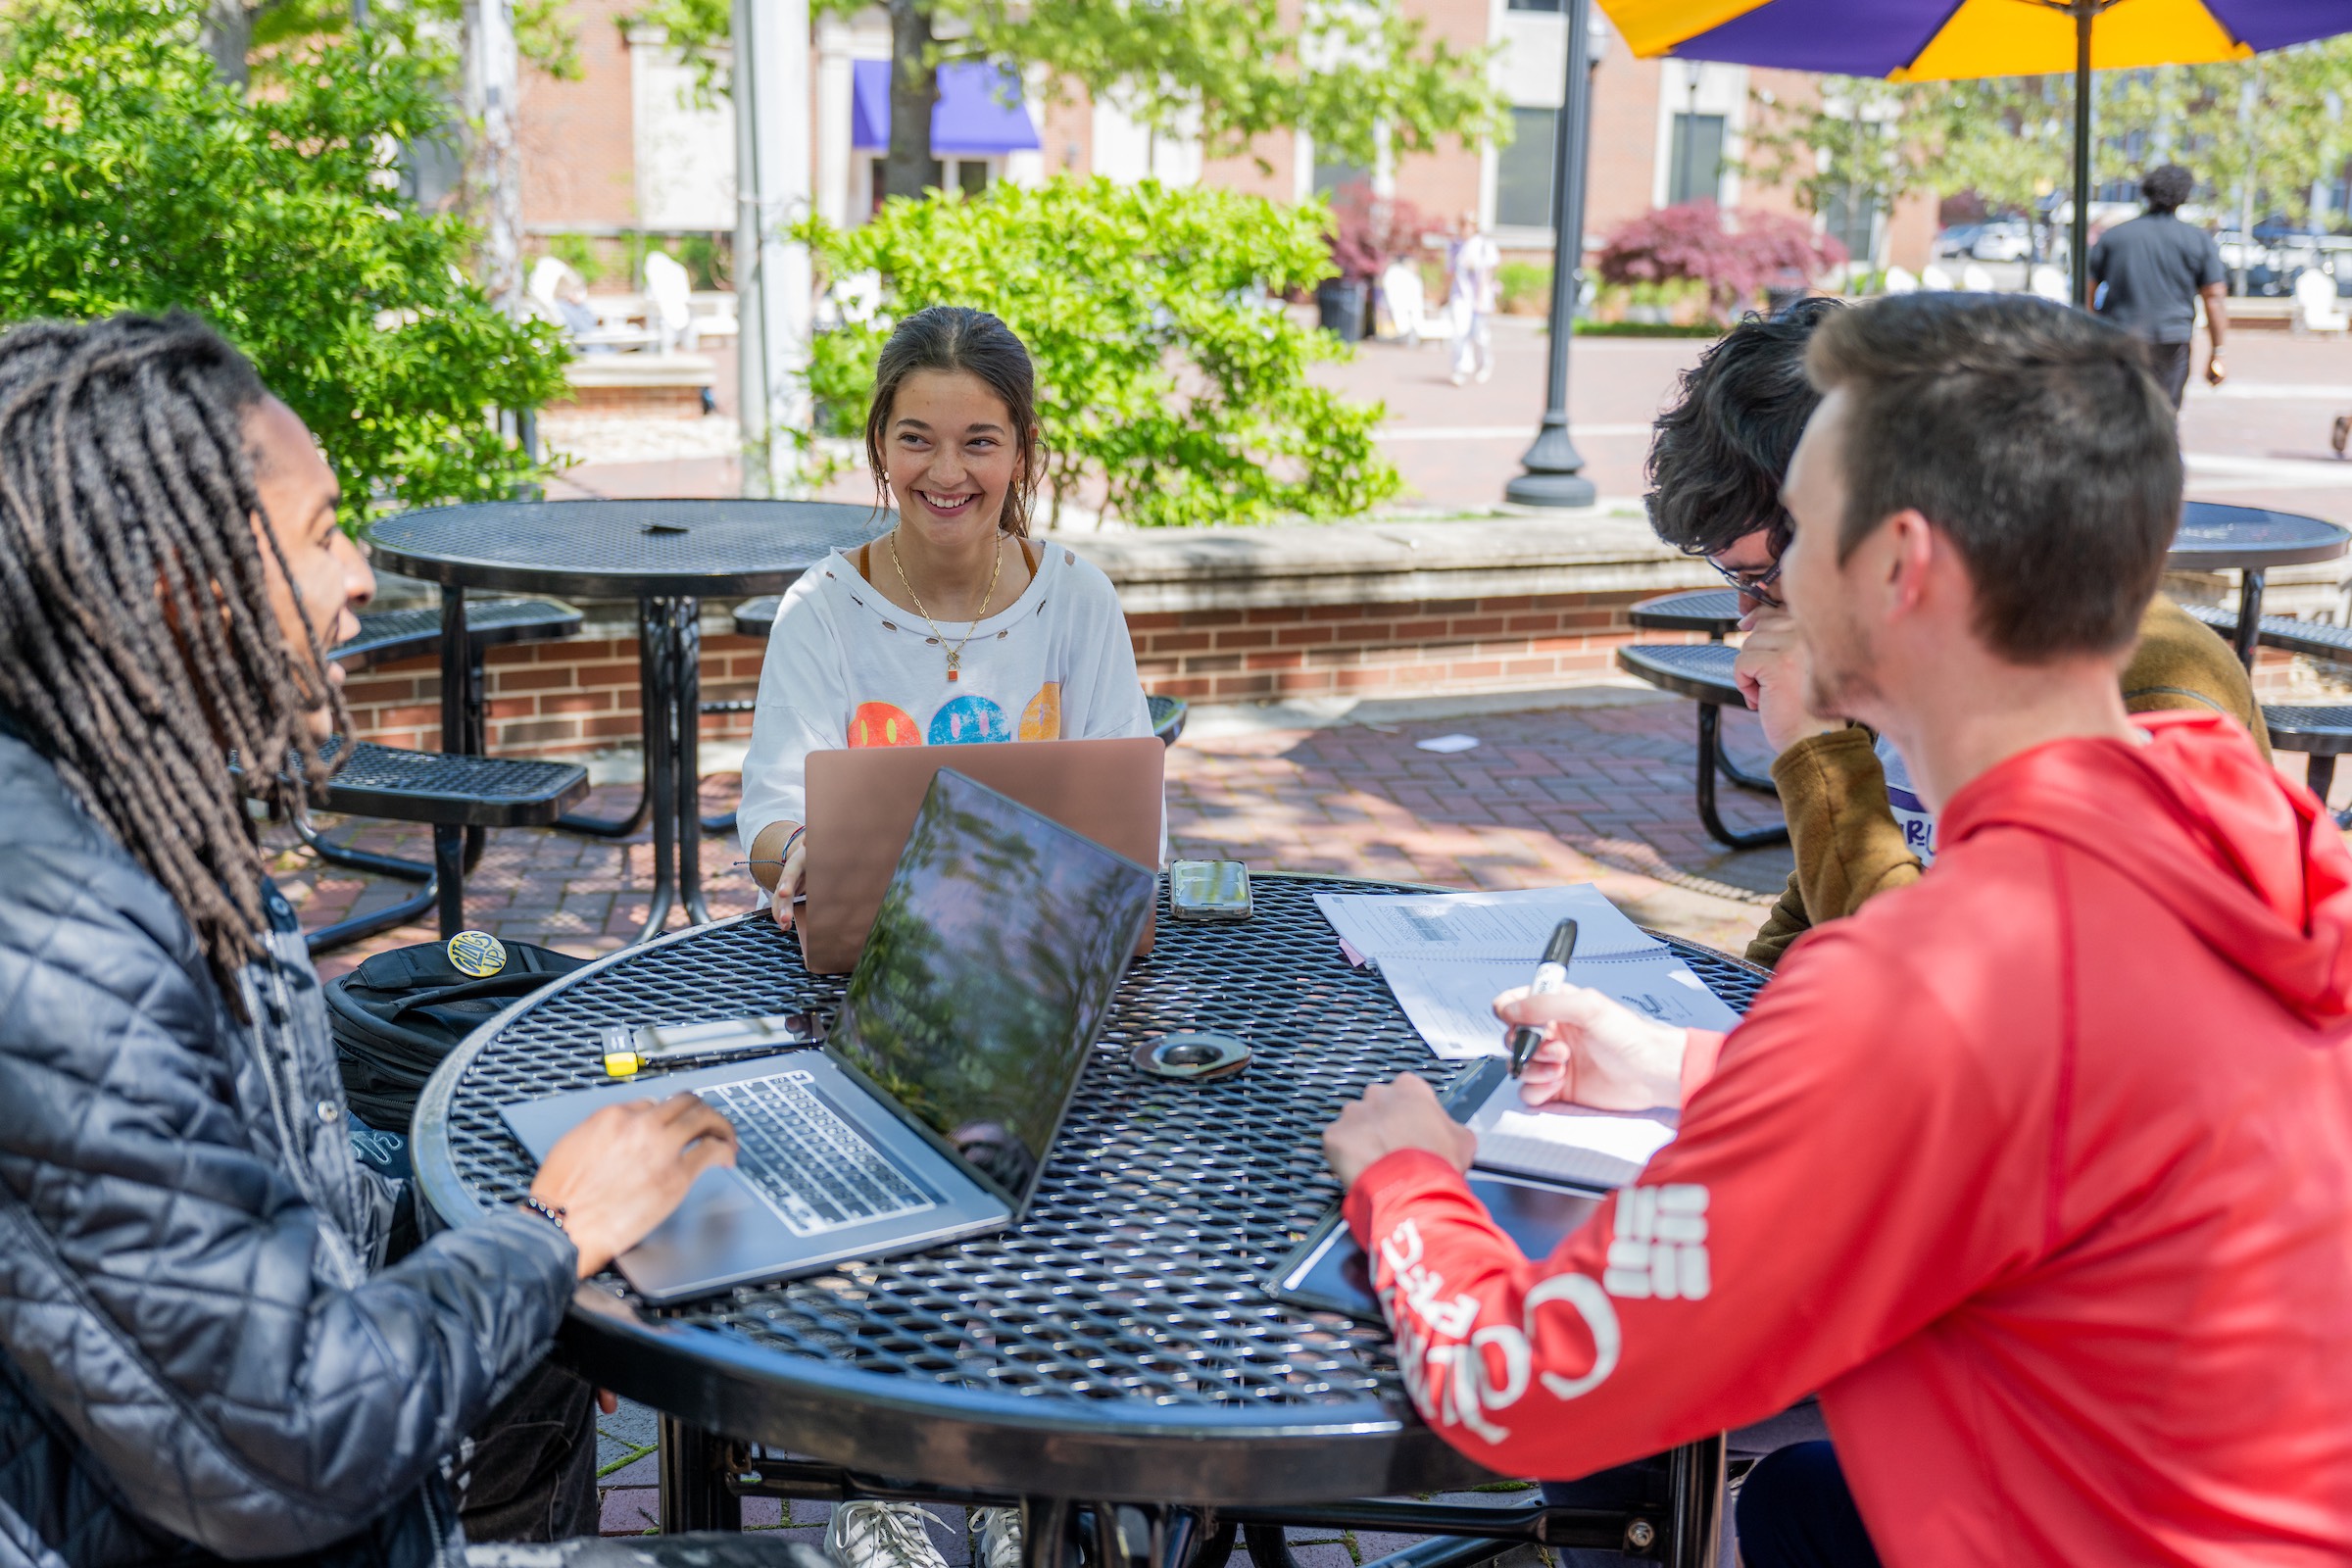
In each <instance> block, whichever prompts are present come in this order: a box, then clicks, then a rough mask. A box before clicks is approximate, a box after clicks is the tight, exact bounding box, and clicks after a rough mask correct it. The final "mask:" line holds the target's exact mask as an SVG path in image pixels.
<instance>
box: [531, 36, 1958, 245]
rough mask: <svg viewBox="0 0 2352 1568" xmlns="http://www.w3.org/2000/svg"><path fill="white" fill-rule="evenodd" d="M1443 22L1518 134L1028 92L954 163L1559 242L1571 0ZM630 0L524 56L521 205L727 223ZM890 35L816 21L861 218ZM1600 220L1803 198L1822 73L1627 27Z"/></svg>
mask: <svg viewBox="0 0 2352 1568" xmlns="http://www.w3.org/2000/svg"><path fill="white" fill-rule="evenodd" d="M1403 4H1404V7H1405V9H1406V10H1407V12H1408V13H1410V14H1412V15H1414V16H1417V17H1418V18H1420V19H1421V20H1422V22H1423V23H1424V24H1425V25H1427V26H1428V28H1429V29H1430V32H1431V33H1432V35H1433V36H1436V37H1441V38H1443V39H1445V40H1446V42H1448V43H1450V44H1452V45H1454V46H1455V47H1457V48H1460V49H1466V50H1467V49H1478V48H1485V47H1488V46H1490V45H1493V46H1496V48H1497V53H1496V56H1495V76H1496V82H1497V85H1498V86H1499V87H1500V88H1501V90H1502V92H1503V94H1504V97H1505V98H1506V100H1507V101H1508V103H1509V105H1510V107H1511V119H1512V122H1513V125H1514V128H1515V130H1516V132H1517V134H1516V135H1515V137H1514V138H1513V140H1512V141H1511V142H1509V143H1508V144H1506V145H1504V146H1501V147H1495V148H1487V149H1475V148H1467V147H1463V146H1460V145H1459V144H1456V145H1453V146H1450V147H1446V148H1443V149H1441V150H1438V151H1436V152H1432V153H1428V154H1424V155H1419V156H1413V157H1407V158H1403V159H1400V160H1398V161H1397V163H1396V164H1395V166H1394V167H1389V168H1378V169H1373V170H1348V169H1344V168H1334V167H1332V166H1329V165H1325V164H1322V163H1320V162H1319V161H1318V160H1317V159H1316V156H1315V149H1314V148H1313V146H1312V144H1311V143H1310V142H1309V141H1308V139H1307V138H1306V137H1305V136H1303V135H1284V136H1268V137H1262V138H1260V139H1259V140H1258V142H1257V143H1256V144H1254V145H1253V146H1252V147H1251V148H1250V152H1249V154H1247V155H1245V156H1241V157H1234V158H1225V159H1203V157H1202V156H1201V148H1200V147H1199V146H1198V145H1197V144H1195V143H1191V142H1188V141H1187V140H1185V139H1184V138H1182V137H1177V136H1169V135H1165V134H1153V133H1152V132H1150V131H1147V130H1146V129H1145V128H1144V127H1142V126H1140V125H1137V124H1136V123H1134V122H1132V121H1131V120H1129V119H1128V118H1127V117H1126V116H1124V115H1123V114H1121V113H1119V111H1118V110H1117V108H1116V107H1115V106H1114V105H1110V104H1104V103H1093V102H1088V101H1086V100H1084V99H1079V100H1077V101H1074V102H1071V101H1054V102H1047V101H1046V95H1044V94H1043V93H1036V92H1033V93H1032V94H1031V95H1030V96H1031V103H1030V106H1029V109H1028V113H1029V116H1030V118H1031V121H1032V123H1034V125H1035V127H1036V131H1037V146H1036V147H1035V148H1034V149H1030V150H1023V151H1014V152H1010V153H1005V154H1002V155H998V156H993V157H989V158H984V159H964V160H956V161H953V162H951V163H950V165H949V167H948V168H947V169H946V170H945V171H944V173H945V174H946V176H947V177H948V178H950V179H952V180H956V182H959V183H963V184H966V185H967V186H971V185H977V184H979V183H982V182H984V181H988V180H995V179H1011V180H1014V181H1016V182H1027V181H1030V180H1035V179H1039V178H1043V177H1046V176H1049V175H1052V174H1055V173H1060V172H1071V173H1075V174H1081V175H1085V174H1096V173H1100V174H1105V175H1108V176H1109V177H1111V178H1114V179H1120V180H1132V179H1140V178H1143V177H1145V176H1147V175H1155V176H1157V177H1158V178H1160V179H1163V180H1167V181H1169V182H1172V183H1194V182H1201V183H1207V184H1212V185H1217V186H1223V187H1227V188H1232V189H1238V190H1246V191H1250V192H1254V193H1257V194H1261V195H1266V196H1272V197H1276V198H1278V199H1285V200H1297V199H1300V198H1303V197H1305V196H1307V195H1309V194H1313V193H1316V192H1317V191H1323V192H1326V193H1327V192H1328V191H1329V190H1330V189H1331V188H1333V187H1334V186H1335V185H1337V184H1340V183H1343V182H1346V181H1348V180H1351V179H1362V180H1365V181H1366V182H1368V183H1369V184H1370V185H1371V186H1372V187H1373V188H1374V189H1375V190H1376V191H1377V192H1379V193H1380V194H1383V195H1390V194H1393V195H1395V196H1397V197H1399V198H1402V199H1404V200H1406V201H1410V202H1411V203H1413V204H1414V205H1415V206H1417V207H1419V208H1420V209H1422V210H1423V211H1424V212H1426V213H1428V214H1429V215H1431V216H1432V217H1433V218H1436V219H1439V220H1441V221H1451V220H1452V219H1453V218H1454V217H1455V216H1457V215H1458V214H1459V213H1461V212H1462V211H1463V210H1465V208H1474V209H1475V211H1476V212H1477V213H1478V215H1479V218H1480V221H1482V222H1483V223H1484V224H1486V225H1487V226H1488V227H1489V228H1490V229H1491V230H1492V231H1493V232H1495V235H1496V236H1497V238H1498V239H1499V240H1500V242H1501V243H1502V245H1503V247H1504V248H1505V249H1506V250H1507V251H1512V252H1516V253H1521V254H1531V255H1533V254H1536V253H1544V254H1548V252H1549V250H1550V248H1551V235H1550V231H1549V228H1548V223H1549V199H1548V187H1549V178H1550V145H1551V137H1552V133H1553V116H1554V115H1555V114H1556V112H1557V107H1558V104H1559V101H1560V96H1561V86H1562V80H1563V77H1564V75H1565V59H1566V24H1565V16H1564V7H1563V5H1562V0H1403ZM632 6H633V0H572V4H571V6H570V7H569V10H568V15H569V18H570V20H571V22H572V24H573V25H574V27H575V28H576V29H577V32H578V35H579V44H580V58H581V63H582V66H583V67H584V71H585V74H584V76H583V78H582V79H580V80H577V81H557V80H554V79H552V78H550V77H547V76H545V75H537V74H532V73H526V76H527V78H528V79H526V81H525V84H524V87H523V93H522V113H521V117H520V120H521V143H522V162H523V209H524V212H523V216H524V222H525V224H526V226H527V227H528V228H529V230H530V231H531V232H532V233H533V234H535V235H538V236H541V237H542V242H543V243H544V241H545V238H546V237H548V236H552V235H555V234H559V233H580V234H589V235H610V234H614V233H618V232H621V231H625V230H630V229H642V230H645V231H648V232H650V233H654V234H662V233H673V234H682V233H710V234H713V235H717V236H721V237H723V236H725V235H726V234H727V233H728V232H729V231H730V230H731V227H732V222H733V218H732V213H733V207H734V192H733V182H732V177H731V173H732V167H733V161H734V144H733V132H732V128H731V119H730V117H729V115H728V114H727V111H726V108H725V105H724V102H723V100H722V101H721V102H720V103H719V104H718V105H716V106H700V107H698V106H696V105H695V104H693V103H692V102H691V101H689V98H688V95H685V94H682V93H681V91H680V89H681V88H682V87H684V86H686V85H687V84H688V82H689V80H690V77H689V75H688V73H686V72H684V71H683V70H682V69H681V68H680V67H679V65H678V62H677V59H676V55H675V52H674V51H673V50H671V49H669V48H668V47H667V46H666V45H665V44H664V43H663V42H662V40H661V39H660V38H659V37H658V36H654V35H649V34H646V33H644V32H642V31H632V30H631V29H630V28H629V26H628V25H627V23H626V21H625V18H626V16H627V14H628V12H629V11H630V10H631V9H632ZM889 52H890V34H889V26H888V24H887V21H886V20H885V18H884V16H883V13H882V12H881V11H880V9H879V8H869V10H867V11H866V12H864V13H862V14H860V15H859V16H858V17H857V18H855V19H852V20H850V21H847V22H825V23H821V24H819V25H817V26H816V28H815V36H814V54H813V61H812V65H813V70H812V73H811V74H812V77H813V79H814V81H815V84H816V85H815V91H814V93H813V95H812V99H811V103H810V106H809V112H810V116H811V123H812V129H813V131H814V137H813V144H814V146H815V149H816V160H817V169H816V171H815V176H816V177H815V189H816V194H817V206H818V209H819V211H820V212H822V213H824V214H825V216H827V217H828V218H830V219H832V220H834V221H838V222H851V221H856V219H857V217H858V215H859V214H861V213H863V212H866V211H870V210H871V208H872V205H873V203H874V200H875V197H874V180H873V161H874V159H875V157H876V154H875V152H874V150H872V149H870V148H865V147H859V146H857V145H855V140H856V137H855V133H854V132H853V129H852V123H853V112H852V92H853V89H852V85H851V82H852V77H851V72H852V70H853V67H854V65H855V63H856V62H858V61H872V60H882V59H887V58H888V56H889ZM1593 88H1594V98H1593V145H1592V154H1591V160H1592V161H1591V164H1590V178H1591V185H1590V194H1589V196H1588V201H1587V222H1586V232H1587V235H1588V237H1590V238H1597V237H1599V236H1601V235H1604V234H1606V233H1607V232H1608V231H1609V230H1610V229H1611V228H1613V227H1614V226H1616V225H1617V224H1618V223H1620V222H1622V221H1625V220H1627V219H1629V218H1633V217H1636V216H1638V215H1640V214H1641V213H1643V212H1645V211H1648V210H1650V209H1652V208H1656V207H1663V206H1668V205H1672V204H1673V203H1675V202H1677V201H1682V200H1687V199H1690V198H1691V197H1693V196H1704V195H1712V196H1713V197H1715V199H1716V200H1717V201H1718V202H1719V204H1720V205H1722V206H1724V207H1725V208H1727V209H1750V210H1764V211H1777V212H1789V211H1792V210H1793V206H1792V203H1791V201H1790V199H1789V193H1788V192H1787V191H1786V190H1783V189H1778V188H1774V187H1771V186H1767V185H1764V184H1762V183H1761V182H1760V181H1759V180H1757V179H1756V178H1755V177H1753V176H1752V175H1749V174H1746V173H1743V172H1742V171H1741V169H1740V160H1741V157H1742V154H1743V152H1744V150H1745V142H1744V137H1745V132H1746V131H1747V129H1748V128H1749V126H1750V124H1751V123H1752V122H1753V117H1754V116H1755V115H1756V114H1757V113H1758V112H1759V111H1758V107H1757V106H1758V103H1759V101H1760V100H1778V101H1779V102H1782V103H1791V102H1802V101H1804V100H1805V99H1807V98H1809V97H1810V95H1811V94H1812V93H1813V92H1814V91H1815V87H1814V78H1812V77H1810V76H1806V75H1803V74H1801V73H1790V72H1777V71H1751V70H1749V69H1747V68H1745V67H1739V66H1720V65H1703V64H1694V63H1687V62H1683V61H1677V60H1639V59H1636V58H1634V56H1633V55H1632V54H1631V53H1630V52H1629V51H1628V50H1627V49H1626V47H1625V45H1624V43H1623V41H1622V40H1621V39H1617V38H1615V37H1613V36H1611V37H1609V38H1608V39H1607V41H1606V43H1605V45H1604V52H1603V56H1602V59H1601V63H1600V65H1599V66H1598V68H1597V70H1596V72H1595V75H1594V80H1593ZM1934 225H1935V212H1934V203H1933V201H1932V200H1930V199H1928V198H1925V197H1920V198H1915V199H1912V200H1907V201H1905V202H1904V203H1902V204H1901V205H1900V206H1899V207H1898V209H1897V211H1896V212H1895V213H1893V214H1891V215H1875V214H1859V215H1854V216H1853V217H1852V218H1851V219H1844V218H1841V219H1840V221H1839V224H1838V226H1839V227H1840V228H1841V230H1842V232H1841V234H1840V237H1841V238H1843V239H1846V240H1847V241H1848V244H1849V248H1850V249H1854V250H1856V251H1861V250H1862V249H1864V247H1865V246H1875V247H1876V248H1877V250H1878V252H1879V254H1880V255H1881V256H1882V258H1883V259H1884V260H1886V261H1888V262H1891V263H1894V264H1897V265H1902V266H1906V267H1910V268H1912V269H1914V270H1916V269H1918V268H1919V267H1921V266H1922V265H1924V264H1925V262H1926V260H1927V257H1928V248H1929V243H1930V241H1931V240H1932V238H1933V234H1934Z"/></svg>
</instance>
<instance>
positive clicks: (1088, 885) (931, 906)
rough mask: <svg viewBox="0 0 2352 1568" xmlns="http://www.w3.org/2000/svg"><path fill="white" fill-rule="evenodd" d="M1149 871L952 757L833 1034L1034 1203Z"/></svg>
mask: <svg viewBox="0 0 2352 1568" xmlns="http://www.w3.org/2000/svg"><path fill="white" fill-rule="evenodd" d="M1152 891H1153V878H1152V873H1151V872H1150V871H1148V870H1146V869H1144V868H1143V867H1142V866H1140V865H1137V864H1136V863H1135V862H1134V861H1133V860H1130V859H1127V858H1125V857H1123V856H1119V855H1115V854H1113V853H1112V852H1110V851H1109V850H1106V849H1104V848H1103V847H1102V846H1101V845H1099V844H1097V843H1095V842H1094V841H1093V840H1092V839H1089V838H1085V837H1082V836H1080V835H1079V834H1076V833H1073V832H1071V831H1070V830H1069V829H1068V828H1065V827H1062V826H1060V825H1059V824H1057V823H1055V822H1054V821H1053V820H1052V819H1051V818H1049V817H1045V816H1041V815H1039V814H1038V813H1037V812H1035V811H1032V810H1030V809H1028V808H1027V807H1025V806H1021V805H1019V804H1018V803H1016V802H1014V801H1011V800H1007V799H1006V798H1005V796H1003V795H1000V794H998V793H997V792H996V791H995V790H992V789H990V788H988V787H987V786H986V785H983V784H979V783H975V782H974V781H973V780H971V779H968V778H966V777H964V776H963V775H962V774H960V773H956V772H952V771H947V770H942V771H941V772H940V774H939V776H938V777H937V778H935V779H934V780H933V781H932V784H931V789H930V793H929V794H928V795H926V796H925V797H924V798H923V809H922V811H921V813H920V814H919V815H917V816H916V818H915V822H914V831H913V832H912V833H910V834H909V835H908V836H907V848H906V850H905V852H904V853H903V854H902V855H901V856H900V857H899V868H898V871H897V874H895V875H894V876H893V877H892V878H891V881H890V889H889V891H888V892H887V893H885V894H884V895H883V897H882V911H881V913H880V914H879V915H878V916H876V918H875V920H874V928H873V932H872V934H871V935H869V936H868V937H867V938H866V943H865V951H864V953H863V954H862V955H861V956H859V957H858V967H857V968H856V969H855V970H854V971H853V972H852V973H851V975H850V984H849V993H848V997H847V999H846V1001H845V1004H844V1006H843V1008H842V1019H841V1026H840V1027H839V1028H838V1029H837V1030H836V1031H835V1032H834V1037H833V1042H832V1044H833V1047H834V1049H835V1050H836V1051H838V1052H840V1053H841V1054H842V1055H843V1056H844V1057H846V1058H847V1059H848V1060H850V1061H851V1062H852V1063H854V1064H855V1065H856V1066H857V1067H858V1069H859V1070H860V1071H862V1072H864V1073H865V1074H866V1075H867V1076H868V1077H869V1078H871V1079H873V1080H874V1082H875V1083H876V1084H878V1085H879V1086H880V1087H882V1088H883V1089H885V1090H887V1091H888V1092H889V1093H890V1094H891V1095H892V1096H893V1097H895V1098H896V1099H897V1100H898V1102H899V1103H900V1104H902V1105H904V1106H905V1107H906V1108H907V1111H908V1112H909V1113H910V1114H911V1115H913V1116H914V1117H915V1118H916V1119H917V1120H919V1121H922V1122H923V1123H925V1124H927V1125H928V1126H929V1127H930V1128H931V1130H932V1131H933V1132H935V1133H937V1134H938V1135H939V1137H940V1138H942V1139H944V1140H945V1141H946V1142H947V1143H948V1144H949V1145H950V1146H951V1147H953V1148H954V1149H955V1150H956V1152H959V1153H960V1154H962V1155H963V1157H964V1159H965V1160H966V1161H967V1162H969V1163H970V1164H971V1165H972V1166H973V1167H974V1168H975V1169H977V1170H978V1171H979V1172H980V1173H981V1174H983V1175H984V1176H986V1177H988V1178H989V1179H990V1180H991V1181H992V1182H993V1183H995V1184H996V1185H997V1186H998V1187H1000V1188H1002V1189H1003V1190H1004V1193H1005V1196H1006V1197H1008V1198H1009V1199H1010V1200H1011V1201H1013V1203H1014V1205H1015V1209H1016V1212H1017V1211H1018V1209H1019V1208H1020V1207H1021V1206H1023V1205H1026V1204H1027V1202H1028V1201H1029V1196H1030V1193H1031V1192H1032V1191H1033V1190H1034V1189H1035V1187H1036V1185H1037V1178H1038V1175H1039V1173H1040V1172H1041V1171H1042V1170H1043V1169H1044V1166H1045V1160H1046V1153H1047V1151H1048V1150H1049V1149H1050V1148H1051V1146H1052V1145H1053V1142H1054V1130H1055V1129H1056V1128H1057V1127H1058V1126H1059V1125H1060V1122H1061V1114H1062V1110H1063V1108H1064V1107H1065V1106H1066V1105H1067V1104H1068V1103H1069V1098H1070V1093H1071V1091H1072V1090H1074V1089H1075V1088H1076V1087H1077V1084H1078V1075H1079V1073H1080V1071H1081V1070H1082V1069H1083V1068H1084V1067H1085V1065H1086V1057H1087V1053H1088V1052H1089V1051H1090V1050H1091V1049H1093V1046H1094V1043H1095V1037H1096V1036H1097V1035H1098V1034H1099V1033H1100V1032H1101V1031H1102V1028H1103V1019H1104V1017H1105V1016H1106V1015H1107V1014H1108V1012H1109V1009H1110V999H1111V994H1112V992H1113V991H1115V990H1116V989H1117V987H1118V983H1119V977H1120V975H1121V974H1122V973H1123V972H1124V971H1125V969H1126V966H1127V958H1128V956H1129V955H1130V954H1132V953H1133V952H1134V951H1135V944H1136V939H1137V937H1138V936H1139V935H1141V934H1142V931H1143V925H1144V917H1145V916H1146V914H1147V913H1149V912H1150V910H1151V907H1152Z"/></svg>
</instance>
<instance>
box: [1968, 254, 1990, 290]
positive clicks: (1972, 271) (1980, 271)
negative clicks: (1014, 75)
mask: <svg viewBox="0 0 2352 1568" xmlns="http://www.w3.org/2000/svg"><path fill="white" fill-rule="evenodd" d="M1960 287H1961V289H1962V290H1963V291H1964V292H1966V293H1970V294H1989V293H1991V292H1992V274H1991V273H1990V272H1987V271H1986V270H1985V269H1984V268H1983V267H1982V266H1980V265H1979V264H1977V263H1975V262H1971V263H1969V264H1968V265H1967V266H1966V267H1963V268H1962V269H1960Z"/></svg>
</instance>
